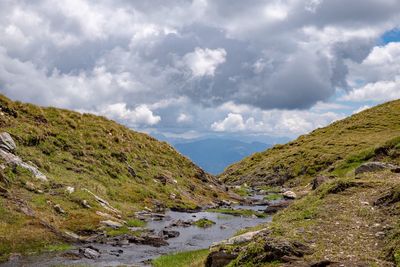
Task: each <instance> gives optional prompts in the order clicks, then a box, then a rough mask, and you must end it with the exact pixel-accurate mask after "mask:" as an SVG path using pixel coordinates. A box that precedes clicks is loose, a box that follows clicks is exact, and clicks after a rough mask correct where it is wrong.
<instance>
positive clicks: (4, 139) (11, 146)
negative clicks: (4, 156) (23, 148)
mask: <svg viewBox="0 0 400 267" xmlns="http://www.w3.org/2000/svg"><path fill="white" fill-rule="evenodd" d="M0 148H1V149H4V150H6V151H8V152H14V151H15V149H16V148H17V145H16V144H15V142H14V140H13V139H12V137H11V135H10V134H9V133H6V132H3V133H0Z"/></svg>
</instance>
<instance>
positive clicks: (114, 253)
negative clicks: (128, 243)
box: [109, 249, 124, 257]
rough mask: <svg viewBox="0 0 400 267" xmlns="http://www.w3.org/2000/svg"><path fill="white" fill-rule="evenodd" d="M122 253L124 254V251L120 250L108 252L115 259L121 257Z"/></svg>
mask: <svg viewBox="0 0 400 267" xmlns="http://www.w3.org/2000/svg"><path fill="white" fill-rule="evenodd" d="M122 253H124V251H123V250H122V249H118V250H111V251H110V252H109V254H110V255H113V256H117V257H119V256H121V254H122Z"/></svg>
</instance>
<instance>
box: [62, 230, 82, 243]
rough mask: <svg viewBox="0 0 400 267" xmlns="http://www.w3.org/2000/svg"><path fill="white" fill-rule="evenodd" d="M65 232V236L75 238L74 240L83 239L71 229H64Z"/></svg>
mask: <svg viewBox="0 0 400 267" xmlns="http://www.w3.org/2000/svg"><path fill="white" fill-rule="evenodd" d="M63 234H64V237H65V238H67V239H70V240H73V241H78V240H81V239H82V237H81V236H79V235H77V234H75V233H73V232H71V231H64V233H63Z"/></svg>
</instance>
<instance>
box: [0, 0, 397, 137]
mask: <svg viewBox="0 0 400 267" xmlns="http://www.w3.org/2000/svg"><path fill="white" fill-rule="evenodd" d="M399 27H400V0H264V1H262V0H252V1H242V0H212V1H211V0H208V1H207V0H193V1H189V0H170V1H168V0H146V1H143V0H138V1H136V0H132V1H128V0H100V1H85V0H53V1H51V0H48V1H46V0H43V1H41V0H37V1H28V0H26V1H23V0H2V1H0V92H1V93H3V94H5V95H6V96H8V97H10V98H12V99H15V100H20V101H25V102H33V103H36V104H40V105H44V106H57V107H63V108H69V109H74V110H77V111H81V112H92V113H95V114H101V115H105V116H107V117H109V118H112V119H115V120H117V121H119V122H121V123H124V124H125V125H128V126H129V127H132V128H134V129H137V130H141V131H146V132H151V133H152V134H155V135H158V134H163V135H165V136H167V137H184V138H196V137H199V136H209V135H214V134H219V135H225V136H232V135H235V136H246V137H248V136H257V135H261V136H263V135H269V136H276V137H278V136H289V137H295V136H297V135H299V134H303V133H306V132H309V131H310V130H312V129H314V128H316V127H321V126H324V125H326V124H328V123H330V122H332V121H334V120H337V119H340V118H343V117H344V116H347V115H350V114H352V113H354V112H358V111H360V110H362V109H365V108H367V107H370V106H373V105H376V104H378V103H381V102H384V101H387V100H391V99H398V98H400V31H399V30H398V29H399Z"/></svg>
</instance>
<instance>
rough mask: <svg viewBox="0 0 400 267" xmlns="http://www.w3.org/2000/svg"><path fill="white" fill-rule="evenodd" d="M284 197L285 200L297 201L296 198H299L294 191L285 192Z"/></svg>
mask: <svg viewBox="0 0 400 267" xmlns="http://www.w3.org/2000/svg"><path fill="white" fill-rule="evenodd" d="M282 196H283V197H284V198H289V199H295V198H297V195H296V193H295V192H293V191H285V192H283V194H282Z"/></svg>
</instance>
